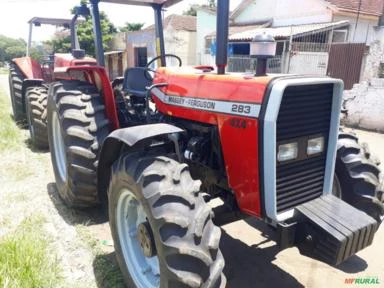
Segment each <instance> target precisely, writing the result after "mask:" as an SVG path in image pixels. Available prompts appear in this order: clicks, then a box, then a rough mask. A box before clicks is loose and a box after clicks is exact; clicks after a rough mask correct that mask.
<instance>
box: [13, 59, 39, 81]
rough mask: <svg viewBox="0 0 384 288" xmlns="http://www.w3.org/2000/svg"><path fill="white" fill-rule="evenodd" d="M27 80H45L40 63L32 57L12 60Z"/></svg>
mask: <svg viewBox="0 0 384 288" xmlns="http://www.w3.org/2000/svg"><path fill="white" fill-rule="evenodd" d="M12 61H13V62H14V63H15V64H16V65H17V67H19V69H20V71H21V73H23V75H24V77H25V78H26V79H43V75H42V71H41V67H40V64H39V62H37V61H35V60H33V59H32V58H31V57H21V58H16V59H13V60H12Z"/></svg>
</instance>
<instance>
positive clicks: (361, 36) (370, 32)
mask: <svg viewBox="0 0 384 288" xmlns="http://www.w3.org/2000/svg"><path fill="white" fill-rule="evenodd" d="M343 20H348V21H349V23H350V26H349V33H348V41H349V42H352V43H371V42H372V41H374V39H375V31H374V27H375V26H377V21H378V20H377V19H376V20H375V19H363V18H360V19H359V21H358V22H357V27H356V29H355V26H356V16H355V15H354V16H343V15H335V16H334V17H333V21H343Z"/></svg>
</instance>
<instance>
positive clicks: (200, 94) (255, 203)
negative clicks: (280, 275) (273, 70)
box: [153, 67, 272, 216]
mask: <svg viewBox="0 0 384 288" xmlns="http://www.w3.org/2000/svg"><path fill="white" fill-rule="evenodd" d="M271 79H272V78H271V77H257V78H255V77H253V76H251V75H246V76H245V75H241V74H227V75H217V74H214V73H202V72H201V71H198V70H195V69H193V68H190V69H188V68H183V67H182V68H160V69H159V70H158V71H157V73H156V77H155V80H154V82H155V83H168V86H167V87H164V88H162V90H163V92H164V93H166V94H168V95H177V96H187V97H196V98H206V99H212V100H224V101H225V100H227V101H234V102H248V103H258V104H261V103H262V101H263V98H264V94H265V90H266V87H267V85H268V83H269V82H270V81H271ZM153 99H154V101H155V103H156V106H157V108H158V110H159V111H160V112H162V113H164V114H167V115H170V116H175V117H179V118H184V119H190V120H193V121H198V122H203V123H209V124H212V125H217V126H218V128H219V133H220V142H221V145H222V150H223V155H224V161H225V169H226V172H227V176H228V182H229V185H230V187H231V189H232V190H233V191H234V193H235V195H236V199H237V202H238V205H239V207H240V209H241V210H242V211H243V212H245V213H248V214H250V215H254V216H261V207H260V183H259V156H258V149H259V147H258V141H259V139H258V133H259V131H258V129H259V126H258V125H259V124H258V120H257V119H254V118H247V117H242V116H235V115H226V114H221V113H215V112H210V111H203V110H194V109H188V108H182V107H177V106H173V105H168V104H164V103H162V102H161V101H160V100H159V99H157V98H156V97H155V96H154V97H153ZM232 118H237V119H240V120H245V121H246V128H236V127H233V126H231V125H230V119H232Z"/></svg>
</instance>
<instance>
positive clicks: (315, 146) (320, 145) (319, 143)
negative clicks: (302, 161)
mask: <svg viewBox="0 0 384 288" xmlns="http://www.w3.org/2000/svg"><path fill="white" fill-rule="evenodd" d="M323 151H324V137H317V138H313V139H309V140H308V144H307V155H314V154H319V153H321V152H323Z"/></svg>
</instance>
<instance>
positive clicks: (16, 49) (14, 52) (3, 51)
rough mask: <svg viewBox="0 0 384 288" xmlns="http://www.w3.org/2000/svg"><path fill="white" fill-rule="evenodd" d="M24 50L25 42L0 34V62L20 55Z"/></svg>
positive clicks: (23, 53) (22, 54)
mask: <svg viewBox="0 0 384 288" xmlns="http://www.w3.org/2000/svg"><path fill="white" fill-rule="evenodd" d="M25 52H26V42H25V41H24V40H23V39H21V38H20V39H14V38H11V37H7V36H4V35H0V62H9V61H10V60H12V59H13V58H18V57H22V56H24V55H25Z"/></svg>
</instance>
